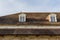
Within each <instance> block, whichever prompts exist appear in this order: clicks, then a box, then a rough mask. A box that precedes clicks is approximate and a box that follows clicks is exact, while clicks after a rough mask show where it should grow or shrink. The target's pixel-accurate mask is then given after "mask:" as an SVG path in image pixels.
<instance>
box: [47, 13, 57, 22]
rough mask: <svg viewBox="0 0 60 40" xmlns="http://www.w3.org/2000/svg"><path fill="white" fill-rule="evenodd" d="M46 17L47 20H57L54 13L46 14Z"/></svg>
mask: <svg viewBox="0 0 60 40" xmlns="http://www.w3.org/2000/svg"><path fill="white" fill-rule="evenodd" d="M47 19H48V20H49V22H57V17H56V14H50V15H48V17H47Z"/></svg>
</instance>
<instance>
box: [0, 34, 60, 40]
mask: <svg viewBox="0 0 60 40" xmlns="http://www.w3.org/2000/svg"><path fill="white" fill-rule="evenodd" d="M0 40H60V36H34V35H33V36H32V35H29V36H20V35H19V36H14V35H5V36H0Z"/></svg>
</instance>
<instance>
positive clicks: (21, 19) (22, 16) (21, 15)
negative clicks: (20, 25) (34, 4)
mask: <svg viewBox="0 0 60 40" xmlns="http://www.w3.org/2000/svg"><path fill="white" fill-rule="evenodd" d="M19 22H26V14H20V15H19Z"/></svg>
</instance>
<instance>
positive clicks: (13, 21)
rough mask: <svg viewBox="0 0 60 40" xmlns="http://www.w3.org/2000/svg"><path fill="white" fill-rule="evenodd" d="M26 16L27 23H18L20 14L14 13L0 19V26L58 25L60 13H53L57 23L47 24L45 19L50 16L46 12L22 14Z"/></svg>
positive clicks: (59, 23)
mask: <svg viewBox="0 0 60 40" xmlns="http://www.w3.org/2000/svg"><path fill="white" fill-rule="evenodd" d="M24 13H25V14H26V15H27V19H26V20H27V21H26V22H23V23H20V22H19V21H18V20H19V17H18V15H19V14H21V13H16V14H12V15H7V16H2V17H0V25H60V13H55V14H56V15H57V20H58V22H57V23H51V22H49V21H48V20H47V19H46V17H47V16H48V15H49V14H51V13H48V12H45V13H44V12H31V13H30V12H24Z"/></svg>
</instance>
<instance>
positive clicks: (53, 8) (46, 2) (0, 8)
mask: <svg viewBox="0 0 60 40" xmlns="http://www.w3.org/2000/svg"><path fill="white" fill-rule="evenodd" d="M18 12H60V0H0V16H5V15H9V14H14V13H18Z"/></svg>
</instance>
